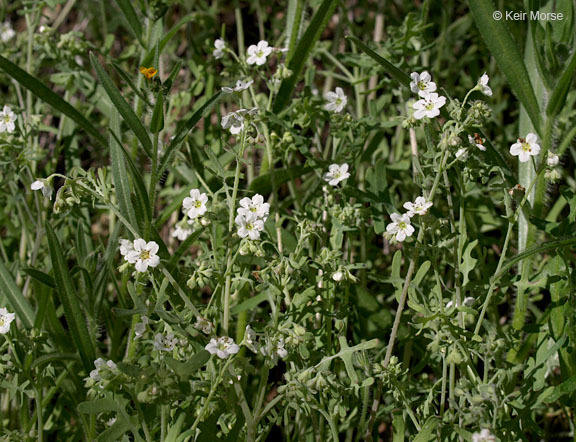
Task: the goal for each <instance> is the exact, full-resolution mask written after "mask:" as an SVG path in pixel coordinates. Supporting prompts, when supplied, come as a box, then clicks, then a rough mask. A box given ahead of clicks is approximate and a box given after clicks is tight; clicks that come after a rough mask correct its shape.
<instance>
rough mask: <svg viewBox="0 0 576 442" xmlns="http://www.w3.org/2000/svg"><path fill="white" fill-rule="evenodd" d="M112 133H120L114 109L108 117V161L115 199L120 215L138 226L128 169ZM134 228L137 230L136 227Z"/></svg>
mask: <svg viewBox="0 0 576 442" xmlns="http://www.w3.org/2000/svg"><path fill="white" fill-rule="evenodd" d="M113 133H120V117H119V115H118V112H117V111H116V110H115V109H114V110H113V111H112V117H111V119H110V163H111V165H112V180H113V181H114V189H115V190H116V199H117V200H118V206H119V207H120V212H122V215H124V217H125V218H126V219H127V220H128V221H130V223H131V224H132V226H133V227H135V228H136V227H137V226H138V222H137V219H136V213H135V212H134V206H133V205H132V200H131V199H130V180H129V179H128V171H127V169H126V162H125V160H124V154H123V153H122V147H121V146H120V144H119V143H118V141H117V140H116V138H115V137H114V136H113V135H112V134H113ZM136 230H138V229H137V228H136Z"/></svg>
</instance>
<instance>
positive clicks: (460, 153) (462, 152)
mask: <svg viewBox="0 0 576 442" xmlns="http://www.w3.org/2000/svg"><path fill="white" fill-rule="evenodd" d="M455 155H456V159H457V160H460V161H466V160H467V159H468V149H466V148H464V147H461V148H460V149H458V150H457V151H456V154H455Z"/></svg>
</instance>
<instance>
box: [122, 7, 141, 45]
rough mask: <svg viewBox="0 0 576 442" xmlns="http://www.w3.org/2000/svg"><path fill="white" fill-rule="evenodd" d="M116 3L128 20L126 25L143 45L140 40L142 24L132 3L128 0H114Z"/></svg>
mask: <svg viewBox="0 0 576 442" xmlns="http://www.w3.org/2000/svg"><path fill="white" fill-rule="evenodd" d="M116 4H117V5H118V7H119V8H120V10H121V11H122V14H123V15H124V18H125V19H126V21H127V22H128V26H129V27H130V29H131V30H132V32H133V33H134V36H135V37H136V38H137V39H138V41H139V42H140V44H141V45H142V46H144V41H143V40H142V24H141V23H140V19H139V18H138V16H137V15H136V11H135V10H134V7H133V6H132V3H130V0H116Z"/></svg>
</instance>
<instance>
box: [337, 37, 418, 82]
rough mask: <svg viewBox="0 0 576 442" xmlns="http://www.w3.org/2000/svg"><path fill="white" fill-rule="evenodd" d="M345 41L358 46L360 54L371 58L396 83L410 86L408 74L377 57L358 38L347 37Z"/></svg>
mask: <svg viewBox="0 0 576 442" xmlns="http://www.w3.org/2000/svg"><path fill="white" fill-rule="evenodd" d="M346 39H348V40H350V41H351V42H352V43H354V44H355V45H356V46H358V48H360V49H361V50H362V52H364V53H366V54H367V55H369V56H370V57H371V58H373V59H374V60H375V61H376V62H377V63H378V64H379V65H380V66H382V67H383V68H384V70H385V71H386V72H387V73H388V74H389V75H390V76H391V77H392V78H394V79H395V80H396V81H398V82H400V83H401V84H402V85H403V86H410V76H409V75H408V74H405V73H404V72H402V71H401V70H400V69H398V68H397V67H396V66H394V65H393V64H392V63H390V62H389V61H388V60H386V59H385V58H384V57H382V56H380V55H378V54H377V53H376V52H374V51H373V50H372V49H370V48H369V47H368V46H366V45H365V44H364V43H362V42H361V41H360V40H359V39H358V38H356V37H353V36H351V35H349V36H347V37H346Z"/></svg>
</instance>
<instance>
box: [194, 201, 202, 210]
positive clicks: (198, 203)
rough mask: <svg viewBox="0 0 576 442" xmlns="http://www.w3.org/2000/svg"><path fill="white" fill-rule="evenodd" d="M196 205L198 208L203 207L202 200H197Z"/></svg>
mask: <svg viewBox="0 0 576 442" xmlns="http://www.w3.org/2000/svg"><path fill="white" fill-rule="evenodd" d="M194 207H196V208H197V209H199V208H200V207H202V201H196V202H195V203H194Z"/></svg>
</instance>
